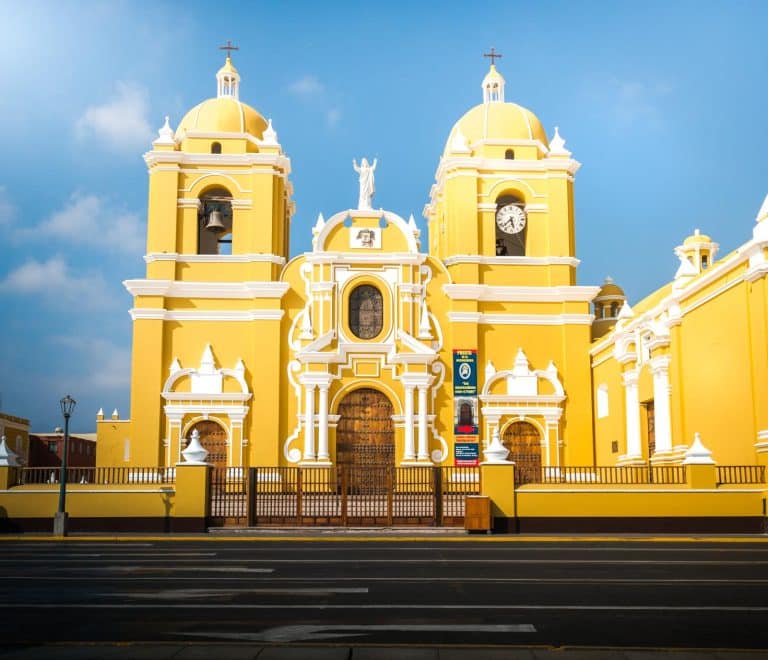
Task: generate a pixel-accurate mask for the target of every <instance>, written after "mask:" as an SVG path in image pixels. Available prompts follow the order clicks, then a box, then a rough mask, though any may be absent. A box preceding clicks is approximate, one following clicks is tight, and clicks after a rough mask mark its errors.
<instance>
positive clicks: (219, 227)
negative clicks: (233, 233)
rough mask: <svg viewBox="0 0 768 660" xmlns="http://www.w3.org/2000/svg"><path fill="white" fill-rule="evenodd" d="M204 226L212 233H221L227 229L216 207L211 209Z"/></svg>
mask: <svg viewBox="0 0 768 660" xmlns="http://www.w3.org/2000/svg"><path fill="white" fill-rule="evenodd" d="M205 228H206V229H207V230H208V231H210V232H213V233H214V234H221V233H222V232H225V231H227V228H226V227H225V226H224V223H223V222H222V221H221V211H219V210H218V209H214V210H213V211H211V213H210V215H209V216H208V222H206V223H205Z"/></svg>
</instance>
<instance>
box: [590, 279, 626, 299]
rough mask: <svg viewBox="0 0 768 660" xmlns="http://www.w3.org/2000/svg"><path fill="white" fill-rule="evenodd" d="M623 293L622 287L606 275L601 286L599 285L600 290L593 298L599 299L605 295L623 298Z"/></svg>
mask: <svg viewBox="0 0 768 660" xmlns="http://www.w3.org/2000/svg"><path fill="white" fill-rule="evenodd" d="M625 295H626V294H625V293H624V289H622V288H621V287H620V286H619V285H618V284H616V283H615V282H614V281H613V280H612V279H611V278H610V277H606V278H605V282H603V286H601V287H600V291H599V292H598V294H597V296H595V300H600V299H601V298H604V297H606V296H621V297H622V298H623V297H625Z"/></svg>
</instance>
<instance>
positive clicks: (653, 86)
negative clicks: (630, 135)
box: [612, 80, 672, 124]
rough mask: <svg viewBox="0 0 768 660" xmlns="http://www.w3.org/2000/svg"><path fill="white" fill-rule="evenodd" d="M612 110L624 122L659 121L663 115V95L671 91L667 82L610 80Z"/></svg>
mask: <svg viewBox="0 0 768 660" xmlns="http://www.w3.org/2000/svg"><path fill="white" fill-rule="evenodd" d="M612 88H613V89H612V93H613V96H614V104H613V112H614V114H615V115H616V118H617V119H618V120H619V121H620V122H622V123H625V124H633V123H635V122H641V121H653V122H657V121H659V120H660V119H661V118H662V116H663V111H662V104H663V100H664V97H665V96H667V95H669V94H670V93H671V92H672V87H671V86H670V85H668V84H667V83H646V82H640V81H633V80H629V81H619V80H613V81H612Z"/></svg>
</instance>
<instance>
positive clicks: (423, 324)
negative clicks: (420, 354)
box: [411, 216, 432, 339]
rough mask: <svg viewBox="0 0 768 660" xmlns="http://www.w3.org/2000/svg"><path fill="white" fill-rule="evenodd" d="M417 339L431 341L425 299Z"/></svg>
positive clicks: (422, 303) (422, 304)
mask: <svg viewBox="0 0 768 660" xmlns="http://www.w3.org/2000/svg"><path fill="white" fill-rule="evenodd" d="M411 217H413V216H411ZM419 339H432V329H431V328H430V325H429V313H428V311H427V301H426V299H425V300H423V301H422V302H421V319H420V321H419Z"/></svg>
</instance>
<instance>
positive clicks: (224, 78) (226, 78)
mask: <svg viewBox="0 0 768 660" xmlns="http://www.w3.org/2000/svg"><path fill="white" fill-rule="evenodd" d="M219 50H226V51H227V59H226V61H225V62H224V66H223V67H221V68H220V69H219V70H218V72H217V73H216V82H217V92H216V95H217V96H218V97H222V96H228V97H230V98H233V99H237V98H239V96H240V89H239V87H240V74H239V73H238V72H237V69H236V68H235V67H234V65H233V64H232V51H233V50H240V49H239V48H238V47H237V46H233V45H232V42H231V41H227V44H226V46H219Z"/></svg>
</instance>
